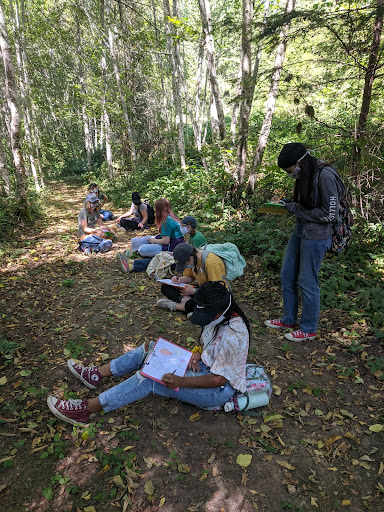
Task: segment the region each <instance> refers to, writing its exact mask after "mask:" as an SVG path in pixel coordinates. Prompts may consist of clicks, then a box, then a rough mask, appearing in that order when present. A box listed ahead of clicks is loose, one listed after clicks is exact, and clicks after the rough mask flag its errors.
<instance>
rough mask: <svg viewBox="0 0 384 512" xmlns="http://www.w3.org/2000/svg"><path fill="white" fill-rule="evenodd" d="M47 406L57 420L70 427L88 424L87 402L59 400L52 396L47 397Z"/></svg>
mask: <svg viewBox="0 0 384 512" xmlns="http://www.w3.org/2000/svg"><path fill="white" fill-rule="evenodd" d="M47 404H48V407H49V408H50V410H51V412H52V413H53V414H54V415H55V416H56V417H57V418H60V419H61V420H63V421H66V422H67V423H72V425H79V424H80V425H86V424H87V423H89V417H90V415H91V411H90V410H89V409H88V400H59V399H58V398H55V397H54V396H49V397H48V398H47Z"/></svg>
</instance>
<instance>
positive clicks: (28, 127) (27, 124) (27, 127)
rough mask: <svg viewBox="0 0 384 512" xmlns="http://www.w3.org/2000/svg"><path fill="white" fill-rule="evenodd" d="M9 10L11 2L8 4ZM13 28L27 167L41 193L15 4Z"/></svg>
mask: <svg viewBox="0 0 384 512" xmlns="http://www.w3.org/2000/svg"><path fill="white" fill-rule="evenodd" d="M10 6H11V10H13V9H12V2H10ZM12 15H13V21H14V27H15V49H16V62H17V67H18V71H19V84H20V98H21V102H20V103H21V106H22V107H23V111H24V133H25V138H26V140H27V145H28V159H29V165H30V169H31V174H32V176H33V181H34V183H35V189H36V192H37V193H39V192H40V191H41V187H40V183H39V178H38V175H37V169H36V163H35V150H34V144H33V142H32V121H31V113H30V105H29V103H30V102H29V97H30V91H29V82H28V74H27V73H28V72H27V67H26V66H27V63H26V54H25V44H24V37H23V29H24V27H21V25H20V17H19V8H18V5H17V2H16V4H15V11H14V12H12Z"/></svg>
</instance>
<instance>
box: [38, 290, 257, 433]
mask: <svg viewBox="0 0 384 512" xmlns="http://www.w3.org/2000/svg"><path fill="white" fill-rule="evenodd" d="M196 304H197V305H198V307H196V308H195V309H194V311H193V314H192V316H191V318H190V320H191V322H193V323H194V324H196V325H200V326H202V327H203V330H202V333H201V344H202V347H200V350H201V352H200V351H199V350H196V351H195V352H194V353H193V355H192V358H191V360H190V362H189V370H187V372H186V375H185V376H184V377H180V376H178V375H175V374H174V373H170V372H171V371H172V367H171V368H169V373H165V374H164V375H163V377H162V383H160V382H157V381H155V380H152V379H150V378H148V377H144V376H143V375H142V374H141V373H140V372H139V371H138V370H140V368H141V367H142V366H143V364H144V361H145V358H146V356H147V354H148V351H149V350H150V349H151V348H152V346H153V345H154V342H151V343H150V342H146V343H144V344H143V345H141V346H140V347H138V348H136V349H134V350H131V351H130V352H126V353H125V354H123V355H122V356H120V357H119V358H117V359H113V360H112V361H111V363H109V364H106V365H104V366H101V367H95V366H91V367H83V366H81V365H79V364H77V363H76V362H75V361H73V360H71V359H70V360H69V361H68V363H67V364H68V367H69V369H70V371H71V372H72V373H73V375H74V376H75V377H76V378H78V379H79V380H80V381H81V382H82V383H83V384H85V385H86V386H87V387H88V388H90V389H93V390H95V389H98V388H99V387H100V386H101V385H102V384H103V380H104V378H105V377H107V376H113V377H122V376H124V375H127V374H130V373H133V372H135V373H134V374H133V375H132V376H131V377H129V378H128V379H126V380H124V381H122V382H121V383H120V384H118V385H117V386H114V387H112V388H111V389H109V390H107V391H104V392H103V393H101V394H100V395H99V396H98V397H96V398H90V399H86V400H80V399H78V400H73V399H71V400H60V399H59V398H56V397H54V396H49V397H48V399H47V403H48V407H49V409H50V410H51V412H52V413H53V414H54V415H55V416H56V417H57V418H60V419H61V420H63V421H66V422H67V423H71V424H73V425H77V424H87V423H88V422H89V420H90V416H91V414H92V413H94V412H98V411H102V410H103V411H104V412H107V413H108V412H111V411H113V410H115V409H118V408H119V407H123V406H125V405H128V404H131V403H133V402H136V401H137V400H140V399H142V398H145V397H146V396H148V395H150V394H155V395H159V396H165V397H170V398H175V399H176V400H180V401H182V402H186V403H189V404H192V405H196V406H197V407H201V408H213V407H221V406H222V405H223V404H224V403H225V402H227V401H228V400H229V399H230V398H231V397H232V396H233V395H234V394H235V393H236V391H240V392H242V393H244V392H245V391H246V381H245V364H246V359H247V354H248V348H249V337H250V328H249V323H248V320H247V318H246V316H245V315H244V313H243V311H242V310H241V309H240V307H239V306H238V305H237V304H236V302H235V300H234V298H233V296H232V294H231V293H230V292H229V290H227V288H225V286H223V284H222V283H220V282H208V283H205V284H203V285H202V286H201V287H200V288H199V290H198V293H197V294H196ZM176 388H178V390H176Z"/></svg>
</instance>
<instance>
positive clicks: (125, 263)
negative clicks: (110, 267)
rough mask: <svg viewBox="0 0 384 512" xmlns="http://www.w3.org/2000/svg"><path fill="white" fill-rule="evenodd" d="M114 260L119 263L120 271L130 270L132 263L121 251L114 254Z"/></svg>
mask: <svg viewBox="0 0 384 512" xmlns="http://www.w3.org/2000/svg"><path fill="white" fill-rule="evenodd" d="M116 261H117V262H118V263H120V268H121V270H122V272H124V273H125V274H126V273H127V272H132V270H133V265H132V263H131V262H130V260H129V259H128V258H127V257H126V256H125V255H124V254H123V253H121V252H118V253H117V254H116Z"/></svg>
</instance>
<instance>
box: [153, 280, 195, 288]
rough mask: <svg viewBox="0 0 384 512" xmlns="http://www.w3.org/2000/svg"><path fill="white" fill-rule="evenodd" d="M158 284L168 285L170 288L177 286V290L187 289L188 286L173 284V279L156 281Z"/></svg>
mask: <svg viewBox="0 0 384 512" xmlns="http://www.w3.org/2000/svg"><path fill="white" fill-rule="evenodd" d="M156 281H157V282H158V283H163V284H168V285H169V286H176V288H185V287H186V286H188V285H187V284H185V283H173V282H172V279H156Z"/></svg>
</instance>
